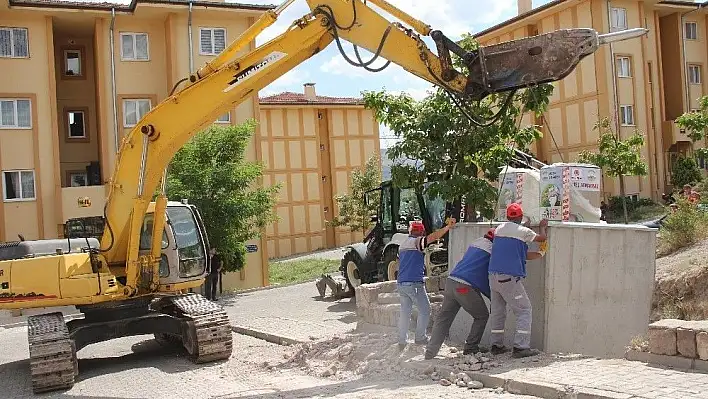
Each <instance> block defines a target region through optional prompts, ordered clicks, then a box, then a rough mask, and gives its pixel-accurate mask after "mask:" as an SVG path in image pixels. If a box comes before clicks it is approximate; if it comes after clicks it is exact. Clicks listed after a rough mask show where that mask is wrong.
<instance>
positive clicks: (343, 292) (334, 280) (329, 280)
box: [315, 274, 352, 299]
mask: <svg viewBox="0 0 708 399" xmlns="http://www.w3.org/2000/svg"><path fill="white" fill-rule="evenodd" d="M315 286H316V287H317V291H318V292H319V294H320V297H321V298H324V297H325V294H326V292H327V287H329V289H330V290H331V291H332V297H334V298H335V299H341V298H348V297H350V296H351V294H352V292H350V291H349V288H348V287H349V286H348V285H347V281H346V280H345V279H344V278H343V277H341V276H336V277H332V276H331V275H329V274H323V275H322V276H320V278H318V279H317V280H315Z"/></svg>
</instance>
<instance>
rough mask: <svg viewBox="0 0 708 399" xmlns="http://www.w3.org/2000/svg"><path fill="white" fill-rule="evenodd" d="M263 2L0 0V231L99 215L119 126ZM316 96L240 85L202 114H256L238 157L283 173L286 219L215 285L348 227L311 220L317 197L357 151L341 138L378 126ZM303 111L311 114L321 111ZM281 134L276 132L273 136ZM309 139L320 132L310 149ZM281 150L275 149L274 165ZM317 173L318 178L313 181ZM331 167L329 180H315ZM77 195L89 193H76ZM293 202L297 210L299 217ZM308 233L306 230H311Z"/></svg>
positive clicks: (362, 141) (229, 37) (43, 233)
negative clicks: (241, 90) (232, 97)
mask: <svg viewBox="0 0 708 399" xmlns="http://www.w3.org/2000/svg"><path fill="white" fill-rule="evenodd" d="M270 8H272V7H271V6H262V5H249V4H240V3H226V2H219V1H188V0H133V1H132V3H130V4H110V3H103V2H100V3H99V2H80V1H78V2H77V1H55V0H0V71H2V73H1V75H2V78H0V111H1V112H2V114H1V117H0V170H2V174H3V177H2V189H3V201H0V242H1V241H11V240H16V239H17V237H18V235H22V236H23V237H24V238H26V239H41V238H56V237H61V236H62V235H63V224H64V222H65V221H66V220H68V219H70V218H75V217H83V216H101V215H102V213H103V205H104V203H105V196H106V194H107V191H108V190H107V187H108V186H107V183H108V182H109V179H110V175H111V173H112V172H113V168H114V164H115V159H116V152H117V149H118V148H119V147H120V144H121V142H122V140H123V138H124V137H125V136H126V134H128V133H129V132H130V130H131V129H132V128H133V127H134V126H135V125H136V124H137V122H138V121H139V120H140V119H141V118H142V116H143V115H145V114H146V113H147V112H148V111H149V110H150V109H151V108H152V107H154V106H156V105H157V104H158V103H159V102H160V101H162V100H164V99H165V98H166V97H167V96H168V95H169V93H170V91H171V90H172V88H173V85H174V84H175V83H176V82H177V81H178V80H179V79H180V78H182V77H185V76H188V75H189V73H190V71H195V70H196V69H198V68H199V67H200V66H202V65H203V64H204V63H205V62H207V61H209V60H210V59H212V58H213V57H214V56H215V55H217V54H218V53H219V52H221V51H222V50H223V49H224V48H225V46H226V45H227V44H228V43H230V42H231V41H233V40H234V39H236V38H237V37H238V36H239V35H240V34H241V33H242V32H243V31H245V30H246V29H247V28H248V27H249V26H251V25H252V24H253V23H254V22H255V20H256V19H257V18H259V17H260V15H261V14H262V13H263V12H264V11H266V10H268V9H270ZM253 47H255V43H251V45H250V48H253ZM248 50H249V48H246V49H243V50H242V51H241V53H243V52H245V51H248ZM310 88H311V89H313V90H314V87H312V85H310ZM328 101H329V100H327V99H326V98H325V97H321V96H315V100H314V102H312V101H309V102H307V101H306V102H304V103H303V102H299V103H298V102H294V103H287V104H283V103H279V102H278V101H272V100H271V101H268V99H265V102H264V105H263V109H261V105H260V103H259V98H258V97H257V96H256V95H253V96H252V97H251V98H250V99H248V100H246V101H245V102H243V103H241V104H240V105H239V106H238V107H234V108H233V109H231V110H229V112H228V113H225V114H224V115H222V116H220V117H219V118H218V119H217V120H216V121H215V123H223V124H230V123H239V122H242V121H245V120H246V119H249V118H256V119H258V120H259V121H260V124H259V127H258V128H257V131H256V134H255V135H254V139H253V140H252V142H251V143H250V145H249V147H248V157H249V159H250V160H258V161H264V162H265V163H266V164H267V165H271V164H272V165H271V166H269V168H270V169H268V171H269V174H268V176H267V177H266V181H265V182H264V183H265V184H269V183H268V181H269V180H268V179H272V181H283V182H284V183H285V184H284V188H283V190H281V193H285V194H284V195H283V194H281V200H280V201H281V203H279V205H278V209H277V210H278V213H279V214H280V215H281V216H286V218H285V220H286V222H285V223H289V225H288V226H289V229H288V230H287V231H286V229H285V228H284V227H280V226H281V225H282V223H283V222H281V223H280V224H279V225H278V226H274V227H272V228H271V230H270V232H271V234H270V235H269V236H268V238H267V239H266V237H264V238H262V239H258V240H254V241H253V242H249V243H248V244H251V248H257V251H256V252H253V253H249V254H248V259H247V265H246V268H245V269H244V270H243V271H242V272H241V273H231V274H229V275H227V276H226V278H225V279H224V288H230V287H239V288H250V287H257V286H261V285H266V284H268V268H267V265H268V259H269V258H270V257H276V256H279V255H286V254H288V255H289V254H291V253H295V252H297V251H306V250H309V249H313V248H318V247H326V246H327V245H332V244H338V243H342V242H343V241H342V239H344V241H346V240H350V239H356V238H354V237H343V238H342V239H340V240H339V241H334V242H333V241H331V240H330V238H329V237H330V235H331V233H330V232H327V231H326V230H325V227H324V224H321V225H320V224H318V222H319V223H322V220H321V219H323V218H324V216H323V213H324V212H328V211H330V209H332V205H330V204H329V203H327V205H323V204H325V203H326V201H328V200H327V198H328V197H330V198H331V196H332V195H331V194H330V193H338V192H340V191H338V190H340V189H342V188H344V189H346V187H347V185H346V184H345V182H346V178H344V177H343V175H342V174H341V173H340V172H347V171H348V170H350V169H351V167H354V166H356V165H357V163H358V162H359V159H354V158H353V157H351V158H345V159H347V162H346V164H340V163H339V162H340V161H339V159H341V158H339V156H340V155H342V154H344V153H346V152H347V151H349V154H350V155H351V154H353V153H354V152H353V150H352V148H355V147H356V148H362V149H364V148H365V149H366V151H369V150H371V151H378V130H377V129H378V126H377V124H376V123H374V122H373V116H372V115H370V113H369V114H365V113H364V112H363V111H362V110H361V109H362V108H363V106H362V105H361V104H360V100H356V99H340V100H339V101H340V103H338V104H334V103H330V102H328ZM315 112H316V113H315ZM313 115H322V117H323V118H324V120H326V121H328V122H327V124H325V125H323V124H322V122H321V121H322V120H323V119H315V117H314V116H313ZM318 118H319V116H318ZM352 118H353V119H352ZM281 123H282V124H281ZM298 124H300V125H298ZM297 126H299V127H297ZM313 126H314V127H315V129H311V127H313ZM295 127H297V128H295ZM360 127H361V129H363V130H361V131H360V130H357V129H360ZM290 128H293V129H295V130H291V129H290ZM298 129H299V130H298ZM293 132H298V134H301V136H299V137H297V138H296V137H294V136H293V134H294V133H293ZM283 134H285V135H286V137H287V140H286V139H280V138H279V135H283ZM364 136H366V138H364ZM313 137H314V138H315V139H316V141H313V140H312V139H313ZM342 138H344V139H343V141H342ZM350 139H353V140H354V141H355V143H353V144H352V143H349V142H348V141H349V140H350ZM320 140H325V144H324V146H325V150H324V151H320V150H321V148H322V147H321V146H322V145H323V144H321V143H320ZM371 140H373V144H372V141H371ZM286 144H287V145H286ZM330 145H331V146H332V148H333V149H334V151H333V152H332V154H338V155H337V157H334V155H333V156H332V161H331V162H333V163H335V165H334V167H333V169H332V170H333V172H331V173H330V172H329V169H327V168H324V169H323V166H322V165H323V163H322V162H324V161H323V159H325V158H327V157H324V156H323V155H322V154H323V153H324V154H330V152H329V146H330ZM313 146H314V147H313ZM357 146H358V147H357ZM350 150H351V151H350ZM302 151H304V153H303V152H302ZM313 154H314V155H315V158H314V159H316V160H317V164H316V165H315V164H313V163H312V161H311V159H313V158H312V157H313ZM363 156H364V154H362V157H363ZM282 160H287V161H286V163H285V164H284V165H283V164H282V163H281V161H282ZM297 160H299V162H300V163H299V164H298V161H297ZM298 165H299V168H298ZM325 166H327V165H325ZM327 167H328V166H327ZM288 168H298V173H290V170H289V169H288ZM320 174H324V176H321V175H320ZM282 176H286V178H284V179H283V178H282ZM324 178H326V179H325V180H327V181H328V183H326V184H325V183H323V184H322V185H321V186H319V185H316V184H315V182H318V183H319V182H321V181H323V179H324ZM337 179H339V180H337ZM332 180H337V183H336V184H340V183H339V182H342V183H341V184H340V185H339V186H332V191H327V190H328V186H327V184H331V181H332ZM304 193H307V197H306V198H307V199H306V200H305V197H304V195H305V194H304ZM77 198H89V199H90V203H88V202H86V203H82V204H77V200H76V199H77ZM300 199H302V201H300ZM318 201H319V202H318ZM283 204H284V205H283ZM303 208H304V209H305V211H304V215H305V216H307V217H308V222H307V223H300V220H299V218H300V217H302V216H303ZM284 209H286V210H287V212H286V211H284ZM293 217H294V218H295V221H296V222H297V223H294V222H293ZM301 225H305V226H307V227H306V230H305V231H302V230H301V227H300V226H301ZM281 235H284V236H285V238H283V239H281ZM317 235H319V237H321V239H320V241H318V238H313V237H315V236H317ZM303 238H304V242H303Z"/></svg>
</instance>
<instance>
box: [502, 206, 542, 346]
mask: <svg viewBox="0 0 708 399" xmlns="http://www.w3.org/2000/svg"><path fill="white" fill-rule="evenodd" d="M506 218H507V220H508V222H504V223H502V224H500V225H499V226H498V227H497V228H496V229H495V230H494V242H493V243H492V255H491V257H490V259H489V282H490V288H491V294H492V298H491V299H492V300H491V307H492V312H491V316H490V318H491V323H492V325H491V344H492V347H491V352H492V354H495V355H497V354H501V353H504V352H507V351H508V350H507V349H506V348H505V347H504V325H505V323H506V309H507V305H508V306H510V307H511V310H512V311H513V312H514V315H515V316H516V333H515V335H514V348H513V350H512V356H513V357H515V358H522V357H528V356H534V355H537V354H538V353H539V352H538V351H537V350H535V349H531V302H530V301H529V297H528V295H527V294H526V289H525V288H524V286H523V284H522V282H521V280H523V279H524V278H526V260H527V259H537V258H540V257H541V256H543V254H544V253H545V248H546V246H545V243H546V239H547V235H546V228H547V227H548V220H546V219H543V220H541V222H540V223H539V228H540V233H539V234H536V233H535V232H534V231H533V230H531V229H530V228H528V227H526V226H523V225H522V224H521V223H522V221H523V218H524V210H523V209H522V208H521V205H520V204H517V203H512V204H509V206H508V207H507V208H506ZM532 242H540V243H541V244H542V245H541V248H542V249H541V251H542V252H531V253H529V252H528V250H529V243H532Z"/></svg>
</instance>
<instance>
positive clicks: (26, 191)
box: [2, 170, 36, 201]
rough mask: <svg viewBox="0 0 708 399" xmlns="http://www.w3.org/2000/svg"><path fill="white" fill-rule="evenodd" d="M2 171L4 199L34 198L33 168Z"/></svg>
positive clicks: (27, 199)
mask: <svg viewBox="0 0 708 399" xmlns="http://www.w3.org/2000/svg"><path fill="white" fill-rule="evenodd" d="M2 173H3V179H2V180H3V195H4V198H5V201H30V200H34V199H36V198H35V197H36V196H35V193H34V171H33V170H10V171H3V172H2Z"/></svg>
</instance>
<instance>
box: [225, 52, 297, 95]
mask: <svg viewBox="0 0 708 399" xmlns="http://www.w3.org/2000/svg"><path fill="white" fill-rule="evenodd" d="M286 55H287V54H286V53H283V52H280V51H273V52H272V53H270V54H268V55H267V56H266V57H265V58H263V59H262V60H260V61H259V62H257V63H256V64H255V65H251V66H250V67H248V68H246V69H244V70H243V71H241V72H239V73H237V74H235V75H234V78H233V79H232V80H231V81H230V82H229V83H228V85H229V86H228V87H227V88H225V89H224V90H223V92H224V93H228V92H229V91H231V90H233V89H234V87H236V86H238V85H240V84H241V83H243V82H245V81H246V80H248V79H249V78H250V77H251V76H253V75H255V74H257V73H258V72H260V71H261V70H263V69H264V68H266V67H267V66H268V65H270V64H272V63H274V62H276V61H279V60H281V59H283V58H284V57H285V56H286Z"/></svg>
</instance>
